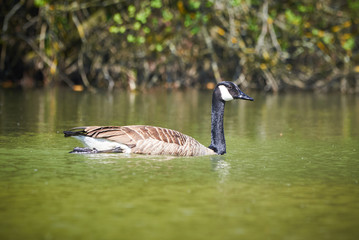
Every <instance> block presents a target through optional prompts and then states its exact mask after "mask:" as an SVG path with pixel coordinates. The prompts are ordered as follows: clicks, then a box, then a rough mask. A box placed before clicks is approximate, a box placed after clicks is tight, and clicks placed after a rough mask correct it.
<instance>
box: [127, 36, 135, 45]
mask: <svg viewBox="0 0 359 240" xmlns="http://www.w3.org/2000/svg"><path fill="white" fill-rule="evenodd" d="M135 41H136V37H135V36H133V35H132V34H128V35H127V42H130V43H133V42H135Z"/></svg>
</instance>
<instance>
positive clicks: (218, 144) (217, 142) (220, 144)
mask: <svg viewBox="0 0 359 240" xmlns="http://www.w3.org/2000/svg"><path fill="white" fill-rule="evenodd" d="M224 106H225V101H223V100H222V99H221V98H220V93H219V92H218V91H214V92H213V96H212V115H211V145H210V146H209V148H210V149H212V150H213V151H215V152H216V153H217V154H220V155H222V154H225V153H226V140H225V139H224V130H223V115H224Z"/></svg>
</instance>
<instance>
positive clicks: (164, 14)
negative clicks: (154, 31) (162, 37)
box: [162, 9, 173, 22]
mask: <svg viewBox="0 0 359 240" xmlns="http://www.w3.org/2000/svg"><path fill="white" fill-rule="evenodd" d="M162 17H163V19H164V20H165V22H169V21H171V20H172V18H173V14H172V13H171V12H170V11H169V10H167V9H165V10H163V11H162Z"/></svg>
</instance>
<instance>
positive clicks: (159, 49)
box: [156, 43, 163, 52]
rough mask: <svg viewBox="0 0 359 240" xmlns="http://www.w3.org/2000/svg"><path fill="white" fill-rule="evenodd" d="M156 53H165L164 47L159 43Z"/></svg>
mask: <svg viewBox="0 0 359 240" xmlns="http://www.w3.org/2000/svg"><path fill="white" fill-rule="evenodd" d="M156 51H157V52H162V51H163V47H162V45H161V44H159V43H157V44H156Z"/></svg>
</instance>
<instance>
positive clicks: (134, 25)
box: [133, 22, 141, 30]
mask: <svg viewBox="0 0 359 240" xmlns="http://www.w3.org/2000/svg"><path fill="white" fill-rule="evenodd" d="M140 28H141V23H139V22H135V23H134V24H133V29H135V30H139V29H140Z"/></svg>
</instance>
